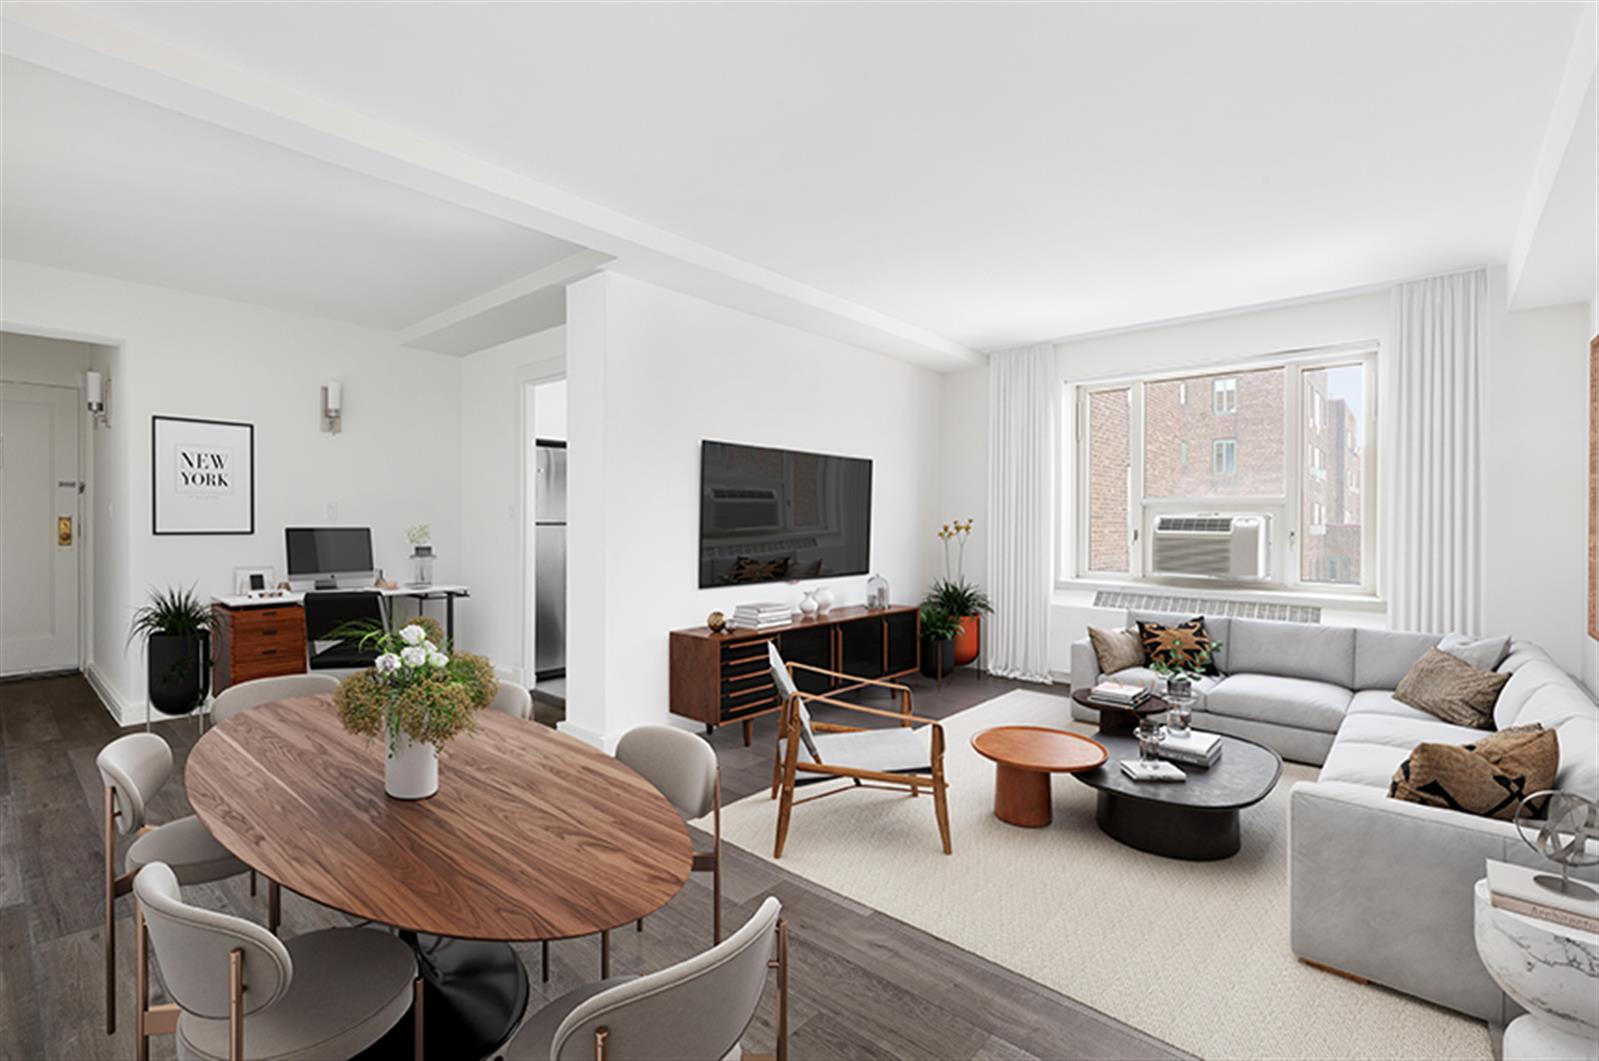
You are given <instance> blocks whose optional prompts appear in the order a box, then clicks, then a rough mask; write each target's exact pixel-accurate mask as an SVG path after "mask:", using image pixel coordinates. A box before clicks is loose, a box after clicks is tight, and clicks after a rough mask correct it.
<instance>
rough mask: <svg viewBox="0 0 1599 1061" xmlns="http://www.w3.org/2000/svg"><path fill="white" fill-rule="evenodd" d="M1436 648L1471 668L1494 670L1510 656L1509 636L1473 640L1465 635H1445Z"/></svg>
mask: <svg viewBox="0 0 1599 1061" xmlns="http://www.w3.org/2000/svg"><path fill="white" fill-rule="evenodd" d="M1438 647H1439V648H1440V649H1441V650H1443V651H1444V652H1447V653H1449V654H1450V655H1451V656H1453V657H1455V658H1456V659H1458V660H1464V661H1465V662H1467V663H1469V664H1471V665H1472V666H1473V667H1481V668H1482V669H1483V670H1496V669H1497V668H1498V667H1499V664H1501V663H1503V662H1504V661H1505V657H1506V656H1508V655H1510V635H1509V634H1506V635H1505V636H1504V637H1484V638H1480V639H1473V638H1469V637H1467V636H1466V635H1465V634H1445V635H1444V639H1443V640H1442V641H1440V642H1438Z"/></svg>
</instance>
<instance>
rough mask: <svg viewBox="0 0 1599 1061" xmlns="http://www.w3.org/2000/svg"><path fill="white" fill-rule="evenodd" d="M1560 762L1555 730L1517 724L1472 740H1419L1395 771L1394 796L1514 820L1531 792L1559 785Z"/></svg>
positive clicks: (1390, 790) (1389, 793) (1391, 788)
mask: <svg viewBox="0 0 1599 1061" xmlns="http://www.w3.org/2000/svg"><path fill="white" fill-rule="evenodd" d="M1559 765H1560V742H1559V740H1558V738H1557V737H1556V736H1555V733H1554V731H1553V730H1549V729H1543V728H1542V727H1539V726H1517V727H1516V728H1514V729H1507V730H1504V731H1502V732H1500V733H1494V734H1491V735H1489V736H1486V737H1483V738H1482V739H1480V740H1478V741H1475V742H1473V743H1471V744H1465V745H1455V744H1431V743H1428V744H1418V745H1417V746H1416V750H1415V751H1413V752H1411V753H1410V756H1409V758H1407V759H1406V760H1405V761H1404V762H1402V763H1400V764H1399V769H1398V770H1396V771H1395V772H1394V779H1393V782H1392V783H1391V784H1390V785H1389V786H1388V795H1389V796H1391V797H1393V798H1394V799H1402V800H1405V801H1407V802H1410V803H1421V804H1424V805H1426V806H1429V807H1444V808H1447V809H1449V810H1458V811H1465V812H1466V813H1467V814H1478V815H1481V816H1483V817H1485V818H1500V819H1503V820H1505V821H1509V820H1510V819H1511V818H1513V817H1515V815H1516V811H1517V809H1519V807H1520V805H1521V801H1522V800H1523V799H1524V798H1525V797H1527V796H1529V795H1531V794H1532V793H1534V792H1543V791H1545V790H1547V789H1549V788H1551V787H1553V786H1554V783H1555V773H1556V770H1557V769H1558V767H1559ZM1538 802H1539V803H1541V802H1542V801H1538Z"/></svg>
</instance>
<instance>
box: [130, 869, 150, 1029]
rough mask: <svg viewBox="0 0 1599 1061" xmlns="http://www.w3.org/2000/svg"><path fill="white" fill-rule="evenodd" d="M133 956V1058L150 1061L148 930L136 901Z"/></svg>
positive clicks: (134, 906) (134, 904)
mask: <svg viewBox="0 0 1599 1061" xmlns="http://www.w3.org/2000/svg"><path fill="white" fill-rule="evenodd" d="M133 955H134V956H133V1032H134V1037H135V1045H134V1057H135V1058H137V1059H138V1061H150V1029H149V1027H148V1026H147V1024H146V1020H145V1013H146V1011H148V1010H149V1008H150V930H149V929H148V928H146V927H145V924H144V910H143V909H142V908H141V907H140V906H139V901H138V900H137V899H135V900H134V902H133Z"/></svg>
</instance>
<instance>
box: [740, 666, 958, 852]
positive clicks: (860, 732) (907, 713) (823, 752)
mask: <svg viewBox="0 0 1599 1061" xmlns="http://www.w3.org/2000/svg"><path fill="white" fill-rule="evenodd" d="M766 653H767V660H768V662H769V663H770V664H771V670H772V683H773V684H774V685H776V686H777V692H778V696H779V697H781V698H782V701H783V711H782V714H780V715H779V716H778V717H779V718H780V720H781V721H780V722H779V723H778V727H777V748H776V750H775V752H774V753H773V757H772V797H773V798H774V799H776V798H778V797H779V796H781V797H782V802H781V803H780V804H779V805H778V810H777V842H776V844H775V845H774V846H773V850H772V857H773V858H782V857H783V844H784V842H785V841H786V840H787V839H788V819H789V814H790V813H791V812H792V811H793V809H794V807H795V805H796V804H799V803H808V802H810V801H811V800H813V799H821V798H822V797H823V796H832V795H837V794H838V793H840V792H848V791H851V789H852V788H857V787H859V788H888V789H904V788H909V789H910V794H911V795H913V796H919V795H922V794H923V792H924V790H925V792H927V793H928V794H929V795H931V796H932V797H933V814H934V817H936V818H937V819H938V834H939V837H940V839H942V840H943V842H944V854H946V855H947V854H950V852H951V847H950V840H949V798H948V792H949V782H948V781H947V780H946V779H945V776H944V727H943V726H942V725H940V724H939V723H938V722H936V721H934V720H933V719H930V718H918V717H917V716H916V715H913V714H911V691H910V689H909V688H907V687H906V686H903V685H899V684H897V683H895V682H883V681H877V680H875V679H871V678H859V677H856V676H854V675H850V674H841V673H839V672H838V671H830V670H824V669H822V668H821V667H812V666H810V665H808V664H804V663H784V662H783V657H782V656H780V655H778V652H777V646H776V645H774V644H772V643H771V642H770V641H768V642H767V643H766ZM797 670H801V671H806V672H809V673H812V674H818V675H821V676H823V677H825V678H828V679H833V680H838V681H841V682H844V683H847V684H849V685H851V686H855V687H860V686H866V685H870V686H875V687H878V688H885V689H889V690H892V691H893V692H895V693H896V694H898V696H899V702H900V709H899V710H898V711H884V710H882V709H881V708H876V707H866V706H864V705H861V704H852V703H850V702H849V701H848V700H841V699H839V698H837V697H832V696H826V695H823V694H819V693H803V694H802V693H801V692H800V691H799V688H798V686H796V685H795V684H794V672H795V671H797ZM807 701H810V702H811V703H818V704H828V705H830V706H832V707H838V708H842V709H844V710H846V711H854V712H857V713H859V714H864V715H873V716H878V717H881V718H886V719H891V720H893V721H894V722H895V723H897V725H894V726H888V727H885V728H879V729H863V728H861V727H859V726H840V725H836V724H833V723H829V722H814V721H812V720H811V713H810V710H809V709H808V708H807V707H806V702H807ZM917 722H920V723H922V726H921V727H920V728H916V727H915V726H914V725H913V724H914V723H917ZM844 779H848V780H850V781H853V782H854V785H853V786H848V787H844V788H833V789H829V790H827V791H826V792H820V793H817V794H816V795H814V796H807V797H805V798H804V799H795V798H794V790H795V788H797V787H798V786H801V785H806V784H813V783H815V782H818V781H838V780H844Z"/></svg>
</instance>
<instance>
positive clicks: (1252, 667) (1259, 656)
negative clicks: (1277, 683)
mask: <svg viewBox="0 0 1599 1061" xmlns="http://www.w3.org/2000/svg"><path fill="white" fill-rule="evenodd" d="M1231 632H1232V641H1231V643H1230V644H1229V645H1228V646H1227V672H1228V673H1229V674H1275V675H1278V676H1280V677H1284V678H1304V679H1307V680H1309V681H1314V682H1326V683H1327V684H1330V685H1341V686H1343V687H1344V688H1345V689H1351V688H1353V687H1354V684H1355V631H1354V628H1353V627H1349V626H1320V625H1317V624H1313V623H1276V622H1271V621H1269V620H1266V619H1234V620H1233V621H1232V626H1231Z"/></svg>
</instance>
